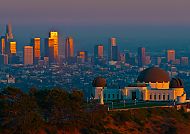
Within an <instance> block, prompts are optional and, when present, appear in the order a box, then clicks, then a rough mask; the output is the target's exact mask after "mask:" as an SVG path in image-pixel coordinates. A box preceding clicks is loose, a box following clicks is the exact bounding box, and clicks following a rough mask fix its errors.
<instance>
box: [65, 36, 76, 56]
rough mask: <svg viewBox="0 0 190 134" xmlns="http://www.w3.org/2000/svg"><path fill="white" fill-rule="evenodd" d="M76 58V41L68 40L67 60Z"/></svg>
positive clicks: (69, 38)
mask: <svg viewBox="0 0 190 134" xmlns="http://www.w3.org/2000/svg"><path fill="white" fill-rule="evenodd" d="M73 57H74V41H73V38H72V37H68V38H67V39H66V44H65V59H67V60H68V59H70V58H73Z"/></svg>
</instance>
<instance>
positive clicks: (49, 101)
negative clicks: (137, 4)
mask: <svg viewBox="0 0 190 134" xmlns="http://www.w3.org/2000/svg"><path fill="white" fill-rule="evenodd" d="M189 132H190V113H185V112H184V110H183V109H182V110H176V109H175V108H144V109H133V110H132V109H131V110H128V111H114V112H111V111H109V112H108V111H107V108H106V107H105V106H100V105H97V104H96V103H95V102H91V103H90V104H86V103H85V102H84V100H83V94H82V93H81V92H80V91H76V90H73V91H72V92H66V91H65V90H62V89H52V90H41V91H39V90H37V89H31V90H30V91H29V93H23V92H22V91H21V90H20V89H16V88H6V89H3V90H1V91H0V134H57V133H58V134H66V133H67V134H78V133H81V134H101V133H102V134H104V133H106V134H112V133H113V134H138V133H142V134H147V133H150V134H177V133H179V134H181V133H183V134H189Z"/></svg>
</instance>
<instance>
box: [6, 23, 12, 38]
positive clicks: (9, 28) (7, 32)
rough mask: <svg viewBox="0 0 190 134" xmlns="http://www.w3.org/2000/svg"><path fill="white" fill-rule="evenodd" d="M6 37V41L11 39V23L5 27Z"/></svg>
mask: <svg viewBox="0 0 190 134" xmlns="http://www.w3.org/2000/svg"><path fill="white" fill-rule="evenodd" d="M6 36H7V39H8V40H9V39H13V33H12V26H11V23H9V24H7V25H6Z"/></svg>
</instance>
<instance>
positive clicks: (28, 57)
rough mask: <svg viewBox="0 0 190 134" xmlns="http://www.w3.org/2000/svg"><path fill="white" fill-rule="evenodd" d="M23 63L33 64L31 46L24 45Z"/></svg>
mask: <svg viewBox="0 0 190 134" xmlns="http://www.w3.org/2000/svg"><path fill="white" fill-rule="evenodd" d="M24 65H33V47H32V46H24Z"/></svg>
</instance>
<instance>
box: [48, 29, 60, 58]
mask: <svg viewBox="0 0 190 134" xmlns="http://www.w3.org/2000/svg"><path fill="white" fill-rule="evenodd" d="M49 38H51V39H54V48H53V49H54V50H53V51H54V52H53V55H54V60H55V61H54V62H58V59H59V37H58V32H50V33H49Z"/></svg>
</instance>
